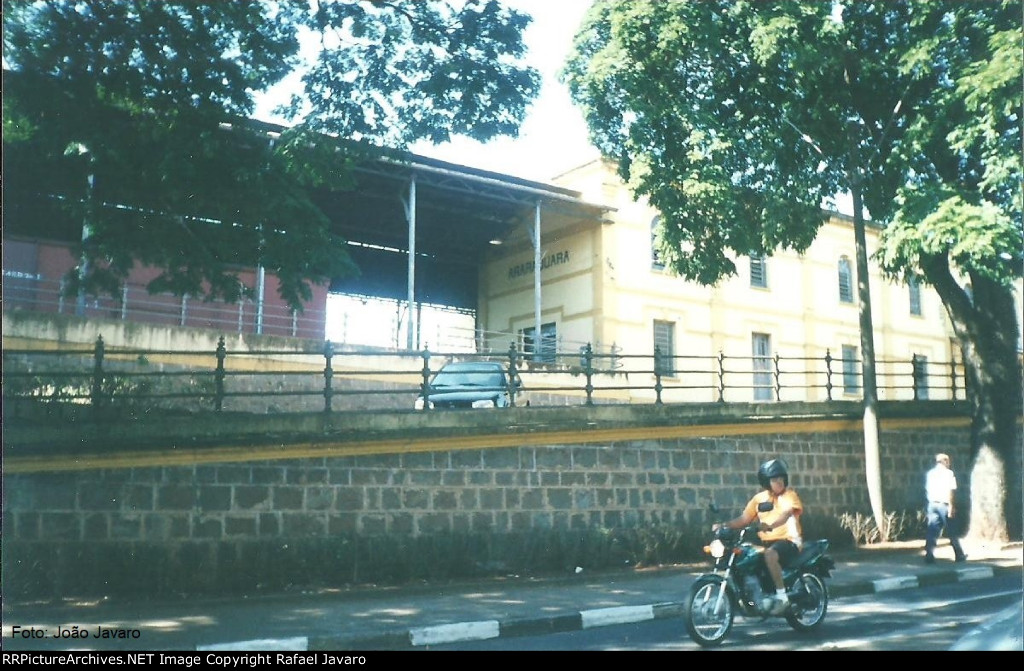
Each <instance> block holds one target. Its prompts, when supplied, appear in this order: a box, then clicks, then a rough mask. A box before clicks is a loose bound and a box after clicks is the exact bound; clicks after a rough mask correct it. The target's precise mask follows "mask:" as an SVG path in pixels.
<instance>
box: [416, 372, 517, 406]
mask: <svg viewBox="0 0 1024 671" xmlns="http://www.w3.org/2000/svg"><path fill="white" fill-rule="evenodd" d="M426 396H427V397H426V399H424V397H423V395H422V394H421V395H420V396H419V397H417V398H416V403H415V408H416V409H417V410H423V409H424V407H425V406H427V405H428V404H429V407H431V408H508V407H511V406H514V405H520V406H522V405H529V404H530V402H529V400H527V399H526V397H525V392H524V391H523V383H522V381H521V380H520V379H519V376H518V375H514V376H513V379H512V380H511V381H510V380H509V376H508V371H507V370H506V368H505V365H504V364H502V363H501V362H499V361H456V362H452V363H448V364H445V365H444V366H442V367H441V370H439V371H437V373H436V374H435V375H434V377H433V378H432V379H431V380H430V383H429V384H428V387H427V395H426Z"/></svg>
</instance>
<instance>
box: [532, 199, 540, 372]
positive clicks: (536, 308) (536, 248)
mask: <svg viewBox="0 0 1024 671" xmlns="http://www.w3.org/2000/svg"><path fill="white" fill-rule="evenodd" d="M540 257H541V250H540V201H539V200H538V201H537V203H536V205H534V208H533V321H534V331H533V356H534V358H536V357H537V354H538V353H539V352H540V340H541V338H540V264H541V258H540Z"/></svg>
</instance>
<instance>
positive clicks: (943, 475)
mask: <svg viewBox="0 0 1024 671" xmlns="http://www.w3.org/2000/svg"><path fill="white" fill-rule="evenodd" d="M955 489H956V476H955V475H954V474H953V471H951V470H950V469H948V468H946V467H945V466H943V465H942V464H935V467H934V468H932V469H931V470H930V471H928V474H927V475H926V476H925V479H924V495H925V498H926V499H927V500H928V501H929V502H930V501H938V502H939V503H945V504H946V505H949V504H950V502H951V501H950V500H951V499H952V498H953V490H955Z"/></svg>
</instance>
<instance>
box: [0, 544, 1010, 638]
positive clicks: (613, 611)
mask: <svg viewBox="0 0 1024 671" xmlns="http://www.w3.org/2000/svg"><path fill="white" fill-rule="evenodd" d="M922 547H923V541H916V542H915V541H911V542H906V543H893V544H886V545H884V546H871V547H866V548H859V549H854V550H849V551H844V552H838V553H833V558H834V559H835V560H836V568H835V570H834V571H833V576H832V578H831V579H830V580H829V589H830V593H831V596H832V598H836V599H841V598H843V597H850V596H857V595H863V594H871V593H875V592H881V591H887V590H894V589H909V588H916V587H920V586H925V585H935V584H939V583H942V582H954V581H965V580H974V579H981V578H988V577H992V576H993V575H995V574H996V573H997V572H1010V573H1015V574H1017V575H1018V576H1020V575H1024V573H1022V563H1024V562H1022V555H1024V550H1022V544H1021V543H1011V544H1006V545H971V544H968V543H967V542H965V544H964V547H965V550H966V551H967V553H968V561H967V562H966V563H963V564H956V563H954V562H953V561H952V550H951V549H950V548H949V546H948V545H947V544H945V543H944V542H940V545H939V548H938V550H937V552H936V557H937V559H938V561H937V562H936V563H935V564H932V565H926V564H925V563H924V561H923V559H922ZM708 568H709V565H705V564H696V565H694V564H691V565H686V566H676V567H666V568H657V569H649V570H633V569H623V570H622V571H613V572H602V573H600V574H588V573H587V572H586V571H580V572H579V573H574V574H573V575H569V576H563V577H553V578H539V579H534V578H522V577H516V576H509V577H506V578H498V579H490V580H482V581H471V582H450V583H445V584H419V585H412V586H402V587H361V588H358V589H337V590H332V589H325V590H319V591H317V592H307V593H297V594H285V595H273V596H256V597H237V598H218V599H182V600H179V601H168V600H161V601H145V600H137V601H126V600H121V599H101V600H97V601H70V600H67V601H64V602H61V603H36V604H32V603H21V604H10V603H7V602H6V601H5V602H4V604H3V639H2V640H3V649H4V650H34V651H43V650H147V651H154V650H174V651H195V650H249V651H290V650H387V649H391V650H394V649H414V648H417V647H421V646H427V645H433V644H438V643H449V642H456V641H461V640H473V639H482V638H496V637H509V636H518V635H524V634H543V633H551V632H558V631H573V630H579V629H586V628H590V627H597V626H604V625H610V624H619V623H627V622H638V621H642V620H651V619H657V618H663V617H677V616H679V615H680V612H681V608H682V601H683V597H684V595H685V593H686V590H687V588H688V587H689V585H690V582H691V581H692V580H693V578H694V577H695V576H696V575H698V574H699V573H702V572H704V571H706V570H707V569H708ZM13 627H19V632H23V631H26V630H28V629H29V628H30V627H34V628H35V629H36V630H37V631H40V632H42V634H43V636H44V638H22V637H21V636H22V635H21V634H20V633H19V636H17V637H12V631H13ZM58 627H60V628H63V629H66V630H73V628H74V627H77V631H79V632H81V631H85V632H86V633H88V634H89V636H88V637H81V638H77V639H70V638H61V639H58V638H54V635H55V634H56V633H57V630H58ZM104 631H105V632H106V633H107V634H111V633H113V634H114V635H120V636H122V638H114V639H111V638H100V637H97V636H96V634H103V633H104ZM135 632H137V634H136V633H135Z"/></svg>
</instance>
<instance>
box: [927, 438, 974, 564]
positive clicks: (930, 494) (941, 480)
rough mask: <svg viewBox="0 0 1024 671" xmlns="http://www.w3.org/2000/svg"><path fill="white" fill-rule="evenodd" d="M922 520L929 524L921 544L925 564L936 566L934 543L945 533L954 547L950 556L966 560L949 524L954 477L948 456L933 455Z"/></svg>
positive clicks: (951, 514)
mask: <svg viewBox="0 0 1024 671" xmlns="http://www.w3.org/2000/svg"><path fill="white" fill-rule="evenodd" d="M924 491H925V500H926V501H927V505H926V507H925V520H926V521H927V523H928V531H927V533H926V534H925V541H924V561H925V563H926V564H934V563H935V544H936V542H937V541H938V540H939V534H941V533H942V532H943V531H945V532H946V538H948V539H949V544H950V545H951V546H952V547H953V556H954V557H955V560H956V561H958V562H962V561H967V555H966V554H964V549H963V548H962V547H960V539H959V538H958V536H957V531H956V529H955V528H954V527H953V525H951V524H950V522H951V521H952V520H953V518H954V517H955V516H956V504H955V501H954V498H955V495H956V474H955V473H953V469H952V468H951V466H950V459H949V455H948V454H944V453H941V452H940V453H939V454H936V455H935V466H933V467H932V468H931V470H929V471H928V473H927V474H926V475H925V478H924Z"/></svg>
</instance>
